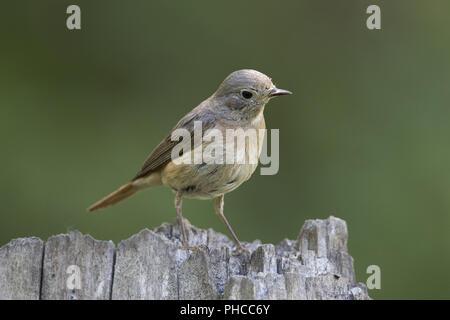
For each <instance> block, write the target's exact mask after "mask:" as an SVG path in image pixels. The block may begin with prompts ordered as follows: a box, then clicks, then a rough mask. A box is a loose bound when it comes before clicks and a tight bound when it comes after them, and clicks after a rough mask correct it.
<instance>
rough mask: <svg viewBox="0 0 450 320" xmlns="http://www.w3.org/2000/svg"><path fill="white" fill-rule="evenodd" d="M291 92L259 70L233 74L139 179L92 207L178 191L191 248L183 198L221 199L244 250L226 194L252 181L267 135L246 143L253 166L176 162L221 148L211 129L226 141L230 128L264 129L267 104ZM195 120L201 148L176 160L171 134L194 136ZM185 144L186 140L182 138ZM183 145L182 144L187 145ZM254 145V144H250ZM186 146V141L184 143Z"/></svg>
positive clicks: (218, 204)
mask: <svg viewBox="0 0 450 320" xmlns="http://www.w3.org/2000/svg"><path fill="white" fill-rule="evenodd" d="M286 94H291V92H289V91H286V90H282V89H277V88H276V87H275V86H274V85H273V83H272V81H271V79H270V78H269V77H267V76H266V75H264V74H262V73H260V72H258V71H255V70H239V71H236V72H233V73H232V74H230V75H229V76H228V77H227V78H226V79H225V80H224V81H223V82H222V84H221V85H220V86H219V88H218V89H217V91H216V92H215V93H214V94H213V95H212V96H211V97H209V98H208V99H206V100H205V101H203V102H202V103H201V104H200V105H199V106H197V107H196V108H194V109H193V110H192V111H191V112H189V113H188V114H187V115H186V116H184V117H183V118H182V119H181V120H180V121H179V122H178V123H177V125H176V126H175V127H174V128H173V129H172V131H171V132H170V134H169V135H167V136H166V137H165V138H164V139H163V140H162V141H161V143H160V144H159V145H158V146H157V147H156V148H155V149H154V150H153V151H152V153H150V155H149V156H148V157H147V159H146V160H145V162H144V164H143V166H142V168H141V170H140V171H139V172H138V173H137V174H136V175H135V177H134V178H133V179H132V180H131V181H130V182H129V183H127V184H125V185H124V186H122V187H120V188H119V189H118V190H116V191H114V192H113V193H111V194H110V195H108V196H106V197H105V198H103V199H102V200H100V201H98V202H97V203H95V204H94V205H92V206H91V207H89V208H88V210H89V211H94V210H97V209H102V208H106V207H109V206H111V205H114V204H116V203H118V202H120V201H122V200H124V199H126V198H128V197H130V196H131V195H133V194H135V193H137V192H139V191H140V190H142V189H145V188H149V187H154V186H160V185H165V186H168V187H170V188H171V189H173V190H174V191H175V192H176V200H175V206H176V209H177V213H178V218H179V223H180V226H181V231H182V232H181V233H182V237H183V239H182V240H183V245H184V246H185V247H186V248H187V247H188V241H187V238H186V233H185V231H184V226H183V222H182V212H181V204H182V198H183V197H190V198H197V199H211V198H217V201H216V211H217V213H218V215H219V216H220V218H221V219H222V220H223V221H224V223H225V224H226V226H227V228H228V229H229V231H230V233H231V235H232V236H233V239H234V240H235V242H236V244H237V245H238V247H239V249H242V246H241V244H240V242H239V240H238V239H237V237H236V235H235V234H234V232H233V230H232V229H231V226H230V225H229V223H228V221H227V220H226V218H225V216H224V215H223V199H224V194H226V193H228V192H230V191H232V190H234V189H236V188H237V187H238V186H240V185H241V184H242V183H243V182H245V181H246V180H248V179H249V178H250V177H251V175H252V174H253V172H254V171H255V169H256V167H257V160H258V158H259V155H260V153H261V148H262V142H263V141H262V139H263V136H262V137H261V136H258V138H257V139H256V140H252V139H249V140H246V143H245V145H244V146H243V148H244V149H243V150H237V152H243V153H244V154H245V155H246V156H247V157H248V158H249V159H252V162H249V163H247V162H246V163H227V164H225V163H223V164H221V163H205V162H203V163H198V164H195V163H189V164H185V163H181V164H179V163H176V160H181V159H186V158H188V159H190V158H191V157H192V156H193V152H194V151H193V150H195V149H196V148H201V149H200V150H204V149H205V148H207V147H208V146H216V143H219V142H223V141H219V142H218V141H215V140H214V141H212V140H209V141H208V140H207V139H206V138H205V134H207V133H208V130H210V129H215V130H217V132H220V133H221V134H222V135H223V137H225V136H226V131H227V129H242V130H244V131H245V130H247V129H255V130H258V129H265V121H264V116H263V112H264V106H265V104H266V103H267V102H268V101H269V100H270V98H272V97H275V96H279V95H286ZM195 122H198V123H201V125H202V134H203V136H202V138H205V139H204V140H203V139H202V140H201V141H200V143H201V145H195V144H194V141H192V140H193V139H191V140H190V141H189V142H188V143H190V147H191V150H192V151H191V152H186V153H183V152H181V153H179V154H178V155H175V156H174V157H173V155H172V151H173V149H174V148H175V146H177V144H178V143H179V142H178V141H172V139H171V135H172V132H174V130H176V129H184V130H187V132H188V133H189V134H190V136H191V138H192V137H193V136H194V131H195V130H194V124H195ZM183 141H184V140H183ZM183 141H181V142H180V143H183ZM248 141H250V142H248ZM184 142H185V141H184ZM220 148H221V149H220V150H222V151H223V153H224V154H227V153H229V152H230V151H231V148H233V150H234V148H235V145H234V144H233V145H231V144H227V143H224V144H223V145H220Z"/></svg>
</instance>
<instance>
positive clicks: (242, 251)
mask: <svg viewBox="0 0 450 320" xmlns="http://www.w3.org/2000/svg"><path fill="white" fill-rule="evenodd" d="M234 252H235V253H236V254H249V253H250V251H248V250H247V249H245V248H244V247H243V246H242V245H241V244H239V245H238V246H237V247H236V249H235V251H234Z"/></svg>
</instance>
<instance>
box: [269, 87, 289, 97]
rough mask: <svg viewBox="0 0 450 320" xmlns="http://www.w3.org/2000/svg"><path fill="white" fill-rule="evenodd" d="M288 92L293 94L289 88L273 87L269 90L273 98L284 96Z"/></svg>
mask: <svg viewBox="0 0 450 320" xmlns="http://www.w3.org/2000/svg"><path fill="white" fill-rule="evenodd" d="M288 94H292V92H290V91H288V90H284V89H278V88H273V89H272V90H271V91H270V92H269V97H270V98H272V97H276V96H284V95H288Z"/></svg>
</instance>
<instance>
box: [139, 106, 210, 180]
mask: <svg viewBox="0 0 450 320" xmlns="http://www.w3.org/2000/svg"><path fill="white" fill-rule="evenodd" d="M195 121H201V122H202V133H203V134H204V132H205V131H206V130H208V129H210V128H213V127H214V125H215V121H216V118H215V116H214V115H212V114H209V113H198V112H190V113H188V114H187V115H186V116H184V117H183V118H182V119H181V120H180V121H179V122H178V123H177V125H176V126H175V127H174V128H173V129H172V131H171V133H170V134H169V135H168V136H167V137H165V138H164V139H163V140H162V141H161V142H160V143H159V144H158V146H157V147H156V148H155V149H154V150H153V151H152V152H151V153H150V155H149V156H148V157H147V159H146V160H145V162H144V164H143V165H142V168H141V170H140V171H139V172H138V173H137V174H136V176H135V177H134V178H133V179H132V181H134V180H137V179H139V178H142V177H145V176H147V175H148V174H150V173H151V172H154V171H156V170H158V169H160V168H161V167H163V166H164V165H166V164H167V163H169V162H170V161H171V160H172V159H171V156H172V149H173V148H174V147H175V146H176V145H177V144H178V143H186V141H183V140H181V141H172V139H171V136H172V132H173V131H174V130H176V129H181V128H183V129H186V130H188V131H189V132H190V134H191V148H192V149H191V150H193V143H194V139H193V136H194V122H195ZM177 156H178V157H179V156H182V153H180V154H179V155H177Z"/></svg>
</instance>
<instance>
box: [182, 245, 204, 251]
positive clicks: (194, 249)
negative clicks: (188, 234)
mask: <svg viewBox="0 0 450 320" xmlns="http://www.w3.org/2000/svg"><path fill="white" fill-rule="evenodd" d="M205 248H206V246H205V245H203V244H201V245H199V246H195V247H190V246H186V245H184V246H181V247H179V249H180V250H186V251H188V250H189V251H192V252H194V251H197V250H199V249H205Z"/></svg>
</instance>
